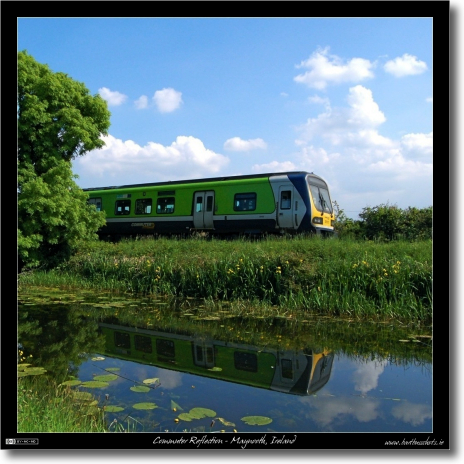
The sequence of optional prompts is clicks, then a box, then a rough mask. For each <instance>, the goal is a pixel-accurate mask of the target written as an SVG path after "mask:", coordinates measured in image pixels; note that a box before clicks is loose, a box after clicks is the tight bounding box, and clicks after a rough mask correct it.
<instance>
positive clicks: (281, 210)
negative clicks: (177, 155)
mask: <svg viewBox="0 0 464 464" xmlns="http://www.w3.org/2000/svg"><path fill="white" fill-rule="evenodd" d="M84 191H86V192H88V194H89V200H88V201H89V203H90V204H93V205H95V207H96V209H97V210H98V211H105V213H106V225H105V226H104V227H103V228H102V229H101V230H100V231H99V234H100V235H101V236H105V235H106V236H110V237H111V236H124V235H148V234H150V235H151V234H161V235H162V234H185V233H190V232H194V231H203V232H210V233H211V234H262V233H298V232H311V233H316V234H323V235H331V234H333V233H334V227H333V225H334V220H335V216H334V211H333V207H332V200H331V197H330V191H329V187H328V185H327V183H326V181H325V180H324V179H322V178H321V177H319V176H317V175H315V174H313V173H308V172H283V173H273V174H256V175H243V176H232V177H217V178H208V179H195V180H186V181H173V182H157V183H148V184H133V185H122V186H119V187H115V186H113V187H100V188H87V189H84Z"/></svg>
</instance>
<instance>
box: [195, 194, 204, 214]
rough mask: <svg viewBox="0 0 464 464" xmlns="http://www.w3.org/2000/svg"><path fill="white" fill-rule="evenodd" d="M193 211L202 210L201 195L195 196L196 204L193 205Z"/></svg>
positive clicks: (199, 211) (198, 211)
mask: <svg viewBox="0 0 464 464" xmlns="http://www.w3.org/2000/svg"><path fill="white" fill-rule="evenodd" d="M195 211H196V212H197V213H201V212H202V211H203V197H197V204H196V206H195Z"/></svg>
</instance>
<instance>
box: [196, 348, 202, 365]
mask: <svg viewBox="0 0 464 464" xmlns="http://www.w3.org/2000/svg"><path fill="white" fill-rule="evenodd" d="M196 348H197V361H198V362H202V361H203V348H202V347H201V346H197V347H196Z"/></svg>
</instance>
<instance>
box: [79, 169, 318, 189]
mask: <svg viewBox="0 0 464 464" xmlns="http://www.w3.org/2000/svg"><path fill="white" fill-rule="evenodd" d="M288 174H304V175H306V174H311V175H312V176H315V177H318V178H320V177H319V176H317V175H316V174H314V173H313V172H306V171H287V172H269V173H264V174H245V175H240V176H223V177H206V178H203V179H189V180H173V181H171V180H169V181H164V182H148V183H145V184H127V185H112V186H108V187H89V188H84V189H82V190H84V191H87V192H88V191H94V190H112V189H124V188H135V187H157V186H163V185H179V184H195V183H201V182H218V181H224V180H241V179H257V178H263V177H271V176H283V175H288Z"/></svg>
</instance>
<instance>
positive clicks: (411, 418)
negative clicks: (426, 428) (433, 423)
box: [392, 401, 432, 425]
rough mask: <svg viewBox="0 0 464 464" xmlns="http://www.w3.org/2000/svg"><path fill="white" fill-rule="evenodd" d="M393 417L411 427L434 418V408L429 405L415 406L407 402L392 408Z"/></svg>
mask: <svg viewBox="0 0 464 464" xmlns="http://www.w3.org/2000/svg"><path fill="white" fill-rule="evenodd" d="M392 414H393V417H395V418H396V419H400V420H402V421H403V422H408V423H410V424H411V425H420V424H423V423H424V421H425V419H431V418H432V408H431V407H430V406H429V405H427V404H414V403H408V402H407V401H405V402H404V403H402V404H399V405H398V406H395V407H394V408H392Z"/></svg>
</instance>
